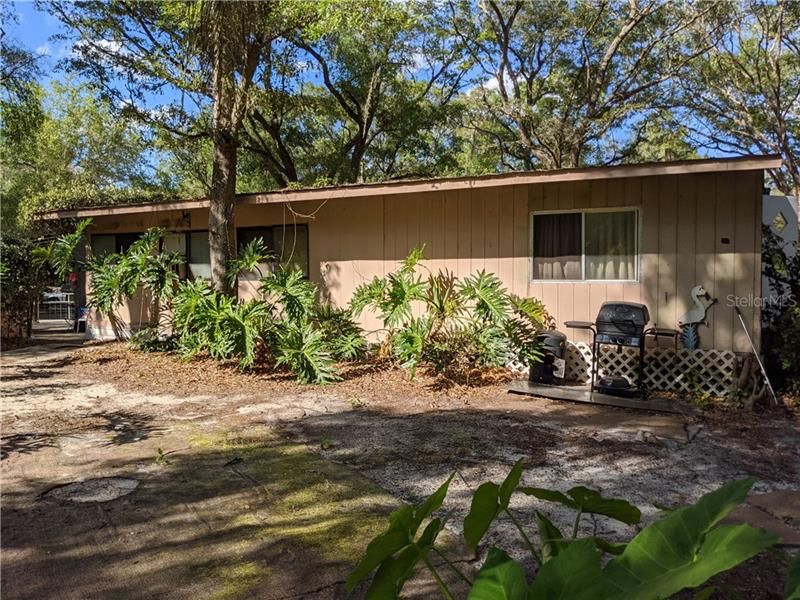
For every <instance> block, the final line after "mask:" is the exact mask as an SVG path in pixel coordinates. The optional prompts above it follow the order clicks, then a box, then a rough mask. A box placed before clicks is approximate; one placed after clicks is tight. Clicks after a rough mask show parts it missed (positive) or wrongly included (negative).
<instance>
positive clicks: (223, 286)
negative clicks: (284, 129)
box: [208, 131, 237, 295]
mask: <svg viewBox="0 0 800 600" xmlns="http://www.w3.org/2000/svg"><path fill="white" fill-rule="evenodd" d="M236 155H237V143H236V138H235V136H233V135H232V134H230V133H228V132H225V131H217V132H215V133H214V159H213V165H212V171H211V193H210V195H209V208H208V247H209V252H210V255H211V283H212V284H213V285H214V287H215V288H216V289H217V290H219V291H221V292H223V293H225V294H229V295H233V294H234V293H235V291H236V290H235V286H234V285H231V284H230V283H229V282H228V278H227V277H226V274H227V266H228V262H229V261H230V260H231V259H232V258H234V257H235V256H236V250H235V247H234V244H235V230H234V220H233V217H234V208H235V204H236Z"/></svg>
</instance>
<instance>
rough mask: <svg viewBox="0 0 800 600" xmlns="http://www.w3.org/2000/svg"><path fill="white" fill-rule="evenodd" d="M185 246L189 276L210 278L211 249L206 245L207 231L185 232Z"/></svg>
mask: <svg viewBox="0 0 800 600" xmlns="http://www.w3.org/2000/svg"><path fill="white" fill-rule="evenodd" d="M186 246H187V249H186V258H187V260H186V263H187V266H188V268H189V276H190V277H202V278H204V279H211V250H210V249H209V247H208V231H191V232H189V233H187V234H186Z"/></svg>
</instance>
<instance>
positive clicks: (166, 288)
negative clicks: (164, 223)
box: [87, 228, 184, 315]
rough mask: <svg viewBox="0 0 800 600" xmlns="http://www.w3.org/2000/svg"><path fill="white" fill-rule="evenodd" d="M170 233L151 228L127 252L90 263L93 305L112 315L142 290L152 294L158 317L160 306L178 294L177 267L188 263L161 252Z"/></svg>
mask: <svg viewBox="0 0 800 600" xmlns="http://www.w3.org/2000/svg"><path fill="white" fill-rule="evenodd" d="M166 234H167V232H166V230H164V229H161V228H153V229H148V230H147V231H145V232H144V233H143V234H142V235H141V237H140V238H139V239H138V240H136V241H135V242H134V243H133V244H131V246H130V247H129V248H128V250H127V251H126V252H121V253H118V254H116V253H112V254H107V255H106V256H104V257H102V258H94V259H92V260H91V261H89V263H88V265H87V271H88V272H89V273H90V274H91V277H92V290H91V292H90V293H89V306H92V307H94V308H96V309H97V310H99V311H100V312H101V313H102V314H105V315H110V314H112V313H113V312H114V310H116V308H117V306H119V305H120V304H122V302H123V301H124V300H125V299H126V298H132V297H134V296H135V295H136V294H137V293H138V292H139V290H140V288H142V289H144V290H146V291H148V292H149V293H150V294H151V297H152V301H153V307H152V310H153V315H156V314H158V312H159V308H160V304H162V303H164V302H166V301H168V300H169V299H170V298H171V297H172V296H173V294H174V293H175V290H176V288H177V284H178V274H177V267H178V265H180V264H183V261H184V258H183V256H181V255H180V254H178V253H177V252H164V253H161V252H159V247H160V245H161V240H162V238H163V237H164V236H165V235H166Z"/></svg>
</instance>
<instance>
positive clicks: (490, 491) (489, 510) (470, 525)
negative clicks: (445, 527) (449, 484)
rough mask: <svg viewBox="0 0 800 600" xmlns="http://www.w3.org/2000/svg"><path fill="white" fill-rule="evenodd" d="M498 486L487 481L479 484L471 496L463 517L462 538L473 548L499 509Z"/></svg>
mask: <svg viewBox="0 0 800 600" xmlns="http://www.w3.org/2000/svg"><path fill="white" fill-rule="evenodd" d="M499 496H500V487H499V486H498V485H497V484H496V483H492V482H491V481H487V482H486V483H484V484H481V485H480V486H479V487H478V489H477V490H476V491H475V495H474V496H472V503H471V504H470V507H469V514H467V516H466V517H465V518H464V540H465V541H466V543H467V547H468V548H471V549H472V550H474V549H475V548H477V547H478V542H480V541H481V538H482V537H483V536H484V534H485V533H486V532H487V531H488V530H489V526H490V525H491V524H492V521H494V519H495V517H497V513H498V512H499V511H500V504H499Z"/></svg>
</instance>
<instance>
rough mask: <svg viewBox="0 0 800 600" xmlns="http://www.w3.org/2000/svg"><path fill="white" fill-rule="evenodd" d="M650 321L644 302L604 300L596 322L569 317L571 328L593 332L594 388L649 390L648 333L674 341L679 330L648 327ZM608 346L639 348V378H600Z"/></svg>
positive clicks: (628, 393)
mask: <svg viewBox="0 0 800 600" xmlns="http://www.w3.org/2000/svg"><path fill="white" fill-rule="evenodd" d="M649 321H650V311H648V310H647V306H645V305H644V304H636V303H634V302H605V303H603V305H602V306H601V307H600V312H598V313H597V318H596V319H595V322H594V323H590V322H588V321H567V322H566V323H564V325H565V326H567V327H569V328H571V329H587V330H589V331H591V332H592V391H601V392H605V393H609V394H620V395H626V396H635V395H639V396H641V397H643V398H644V397H645V396H646V395H647V391H646V389H645V385H644V349H645V338H646V336H648V335H651V336H654V337H656V338H658V337H671V338H672V339H673V341H674V343H675V344H677V340H678V332H677V331H676V330H675V329H664V328H659V327H651V328H649V329H647V323H648V322H649ZM609 346H616V347H617V351H619V350H620V349H622V348H623V347H627V348H638V350H639V360H638V368H637V370H636V382H630V381H628V380H627V379H626V378H625V377H621V376H619V375H610V376H606V377H602V378H600V380H599V381H598V380H597V375H598V364H599V360H600V352H601V351H602V350H603V349H607V348H608V347H609Z"/></svg>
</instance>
